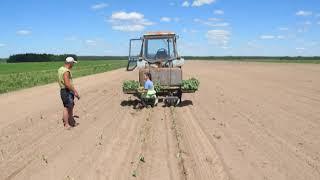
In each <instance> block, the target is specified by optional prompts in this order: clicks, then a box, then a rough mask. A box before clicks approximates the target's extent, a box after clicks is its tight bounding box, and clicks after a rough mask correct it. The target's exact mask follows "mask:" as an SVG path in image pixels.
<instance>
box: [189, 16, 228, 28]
mask: <svg viewBox="0 0 320 180" xmlns="http://www.w3.org/2000/svg"><path fill="white" fill-rule="evenodd" d="M193 21H194V22H196V23H200V24H204V25H207V26H211V27H227V26H230V24H229V23H227V22H217V21H221V19H218V18H209V19H208V20H201V19H198V18H195V19H193Z"/></svg>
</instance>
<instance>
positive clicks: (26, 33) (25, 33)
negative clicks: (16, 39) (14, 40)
mask: <svg viewBox="0 0 320 180" xmlns="http://www.w3.org/2000/svg"><path fill="white" fill-rule="evenodd" d="M17 34H18V35H21V36H27V35H30V34H31V31H29V30H19V31H17Z"/></svg>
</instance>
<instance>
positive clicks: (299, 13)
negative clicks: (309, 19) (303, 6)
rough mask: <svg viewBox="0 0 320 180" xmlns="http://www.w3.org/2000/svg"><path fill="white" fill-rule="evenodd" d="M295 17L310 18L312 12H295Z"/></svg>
mask: <svg viewBox="0 0 320 180" xmlns="http://www.w3.org/2000/svg"><path fill="white" fill-rule="evenodd" d="M296 15H297V16H311V15H312V12H311V11H303V10H300V11H298V12H296Z"/></svg>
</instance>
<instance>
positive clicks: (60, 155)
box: [0, 61, 320, 180]
mask: <svg viewBox="0 0 320 180" xmlns="http://www.w3.org/2000/svg"><path fill="white" fill-rule="evenodd" d="M191 76H195V77H197V78H198V79H199V80H200V82H201V85H200V91H198V92H197V93H196V94H188V95H185V96H184V100H185V101H184V102H183V103H182V107H177V108H164V107H159V106H158V107H156V108H154V109H143V110H140V111H139V110H134V109H133V107H132V106H130V101H128V100H129V96H128V95H124V94H122V91H121V84H122V81H123V80H125V79H136V78H137V77H138V75H137V72H130V73H129V72H125V71H124V70H123V69H121V70H116V71H112V72H107V73H103V74H98V75H93V76H87V77H83V78H79V79H76V80H75V84H76V85H78V86H79V88H80V93H81V95H82V99H81V100H80V101H78V102H76V110H75V111H76V114H77V115H78V116H80V118H79V119H77V121H78V122H79V123H80V125H79V126H78V127H76V128H74V129H72V130H70V131H68V130H64V129H63V127H62V121H61V115H62V112H61V108H62V105H61V102H60V99H59V94H58V86H57V84H49V85H46V86H41V87H36V88H31V89H26V90H22V91H17V92H13V93H8V94H4V95H0V111H1V113H0V151H1V152H0V179H32V180H37V179H41V180H42V179H52V180H57V179H75V180H77V179H94V180H99V179H145V180H166V179H175V180H176V179H177V180H180V179H181V180H184V179H188V180H189V179H194V180H200V179H206V180H213V179H217V180H224V179H235V180H249V179H252V180H259V179H263V180H266V179H272V180H274V179H276V180H281V179H288V180H294V179H299V180H313V179H314V180H318V179H320V65H312V64H273V63H245V62H241V63H240V62H209V61H199V62H188V63H187V65H186V66H185V68H184V78H188V77H191Z"/></svg>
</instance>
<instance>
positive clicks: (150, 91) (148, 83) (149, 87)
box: [144, 72, 158, 105]
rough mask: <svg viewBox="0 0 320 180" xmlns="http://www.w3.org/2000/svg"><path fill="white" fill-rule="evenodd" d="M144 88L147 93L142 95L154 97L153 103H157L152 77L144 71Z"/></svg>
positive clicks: (148, 97) (149, 97)
mask: <svg viewBox="0 0 320 180" xmlns="http://www.w3.org/2000/svg"><path fill="white" fill-rule="evenodd" d="M144 79H145V82H144V89H145V90H146V91H147V93H146V94H145V95H144V97H145V98H146V99H154V100H155V101H154V105H157V103H158V98H157V96H156V93H157V92H156V91H155V90H154V85H153V82H152V77H151V73H149V72H148V73H145V74H144Z"/></svg>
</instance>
